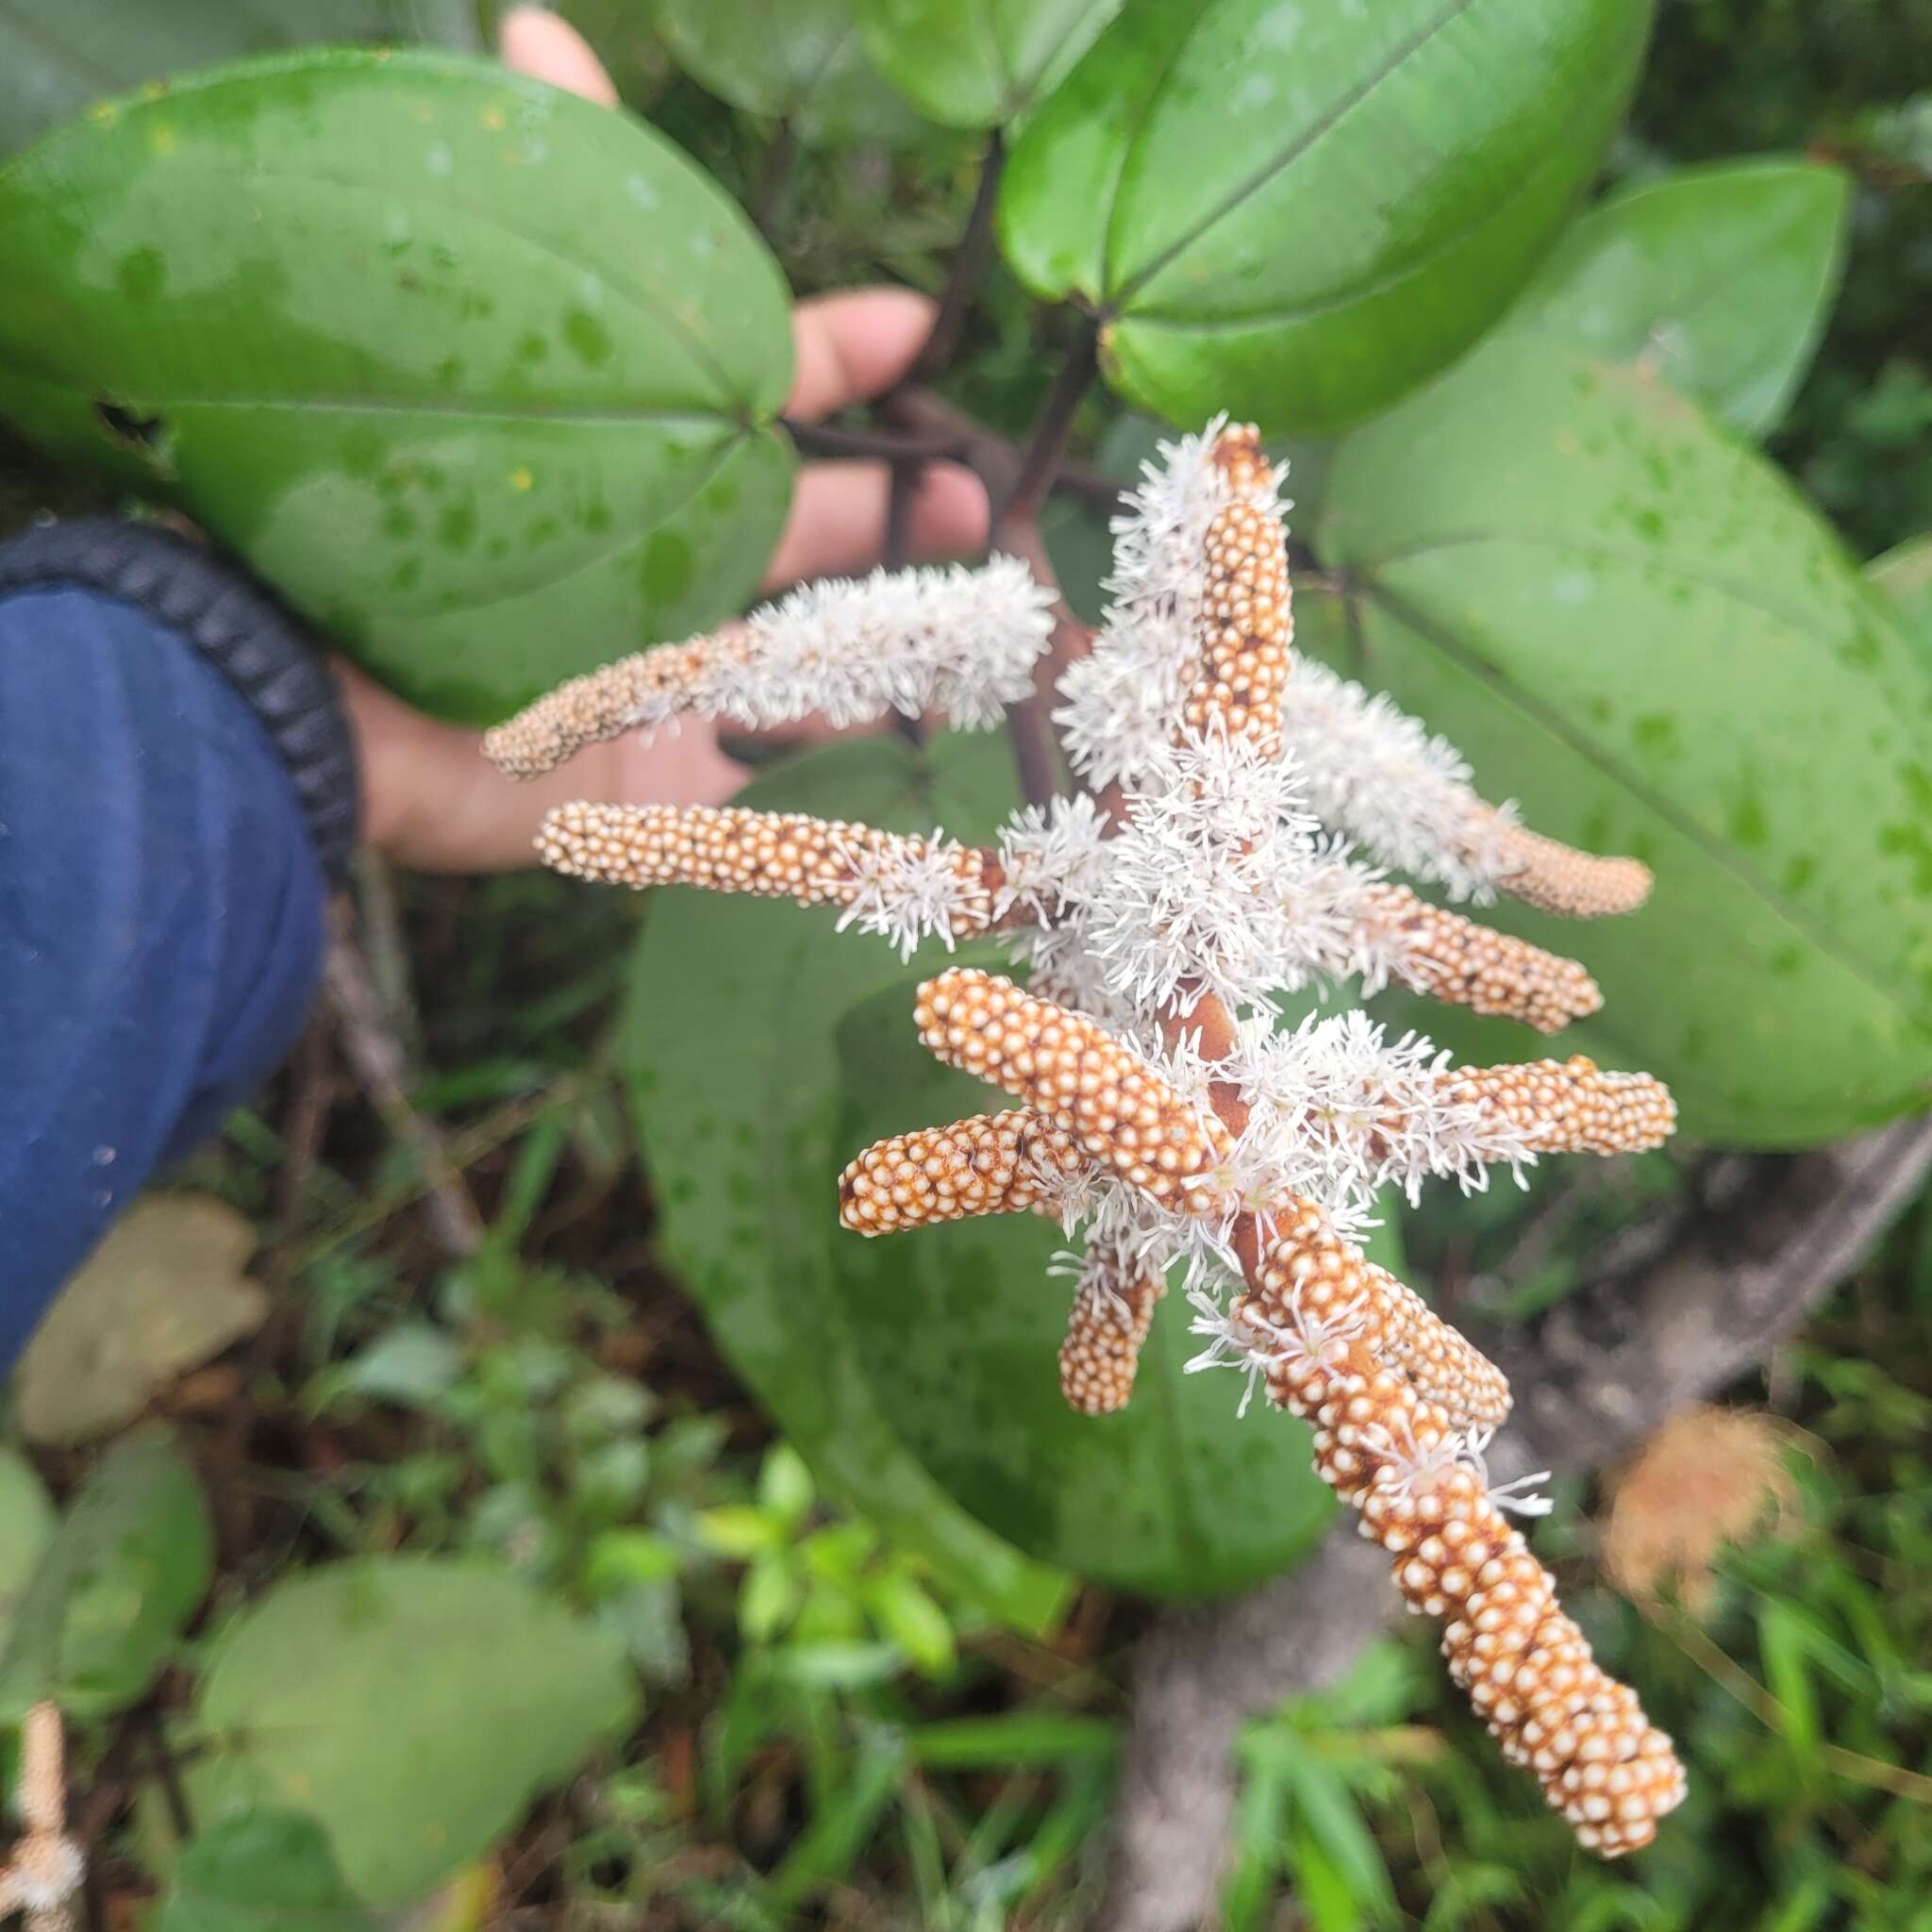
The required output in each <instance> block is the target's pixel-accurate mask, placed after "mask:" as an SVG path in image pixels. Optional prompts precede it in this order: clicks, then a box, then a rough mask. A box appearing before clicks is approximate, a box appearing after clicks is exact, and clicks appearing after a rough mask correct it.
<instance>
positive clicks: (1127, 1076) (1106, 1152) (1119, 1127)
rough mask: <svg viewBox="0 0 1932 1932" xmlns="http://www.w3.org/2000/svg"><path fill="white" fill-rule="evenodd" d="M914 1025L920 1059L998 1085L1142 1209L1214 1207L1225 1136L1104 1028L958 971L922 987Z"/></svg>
mask: <svg viewBox="0 0 1932 1932" xmlns="http://www.w3.org/2000/svg"><path fill="white" fill-rule="evenodd" d="M914 1018H915V1019H916V1020H917V1022H918V1024H919V1039H920V1043H921V1044H922V1045H923V1046H924V1047H925V1049H926V1051H927V1052H928V1053H930V1054H932V1055H933V1056H934V1057H935V1058H938V1059H941V1060H943V1061H945V1063H946V1064H947V1065H948V1066H951V1067H958V1068H959V1069H961V1070H962V1071H963V1072H965V1073H968V1074H977V1075H978V1076H979V1078H980V1079H982V1080H989V1081H991V1083H992V1084H993V1085H994V1086H995V1087H1003V1088H1005V1089H1006V1091H1008V1093H1010V1094H1012V1095H1013V1097H1014V1098H1015V1099H1016V1100H1023V1101H1024V1102H1025V1103H1026V1104H1027V1106H1028V1107H1030V1108H1035V1109H1036V1110H1037V1111H1039V1112H1040V1113H1041V1114H1044V1115H1045V1116H1046V1118H1047V1119H1048V1120H1049V1121H1051V1122H1052V1123H1053V1124H1054V1125H1056V1126H1058V1127H1060V1128H1063V1129H1065V1130H1066V1131H1067V1132H1069V1133H1071V1134H1072V1135H1073V1137H1074V1141H1075V1143H1076V1144H1077V1145H1078V1146H1079V1148H1080V1150H1081V1152H1082V1153H1084V1154H1086V1155H1087V1156H1088V1157H1089V1158H1091V1159H1092V1160H1096V1161H1100V1162H1102V1163H1104V1164H1105V1165H1107V1166H1108V1167H1111V1168H1112V1169H1113V1170H1114V1171H1115V1172H1116V1173H1117V1174H1119V1175H1120V1177H1121V1178H1122V1179H1123V1180H1124V1181H1126V1182H1127V1183H1128V1185H1129V1186H1131V1187H1134V1188H1137V1189H1139V1190H1140V1191H1141V1193H1143V1194H1145V1195H1146V1196H1147V1197H1148V1198H1149V1199H1150V1200H1151V1201H1153V1202H1155V1203H1156V1204H1158V1206H1160V1207H1163V1208H1174V1209H1176V1210H1178V1211H1180V1212H1183V1213H1188V1214H1198V1215H1212V1214H1219V1213H1220V1212H1222V1211H1223V1209H1224V1206H1225V1203H1226V1185H1225V1183H1224V1181H1222V1180H1220V1179H1219V1178H1217V1176H1216V1174H1215V1172H1214V1170H1215V1169H1216V1167H1217V1166H1218V1165H1219V1164H1221V1163H1223V1162H1224V1161H1225V1160H1226V1158H1227V1157H1228V1154H1229V1152H1230V1151H1231V1142H1230V1141H1229V1138H1228V1134H1227V1130H1226V1129H1225V1128H1224V1126H1222V1124H1221V1123H1220V1122H1219V1121H1217V1120H1216V1119H1215V1118H1214V1116H1213V1115H1212V1114H1211V1113H1210V1114H1206V1115H1204V1114H1203V1113H1202V1111H1201V1110H1200V1109H1199V1108H1195V1107H1192V1106H1191V1105H1190V1104H1189V1103H1188V1102H1187V1101H1186V1100H1184V1099H1183V1098H1182V1097H1181V1096H1180V1094H1178V1093H1176V1092H1175V1091H1174V1089H1173V1087H1172V1086H1170V1085H1169V1084H1168V1082H1167V1081H1166V1080H1165V1079H1164V1078H1163V1077H1162V1076H1161V1074H1159V1073H1158V1071H1157V1070H1156V1069H1155V1068H1154V1067H1153V1066H1151V1065H1150V1064H1149V1063H1148V1062H1147V1061H1146V1060H1145V1059H1143V1058H1141V1056H1140V1055H1139V1054H1137V1053H1135V1052H1134V1051H1133V1049H1132V1048H1131V1047H1128V1046H1126V1045H1124V1044H1123V1043H1122V1042H1121V1041H1118V1040H1116V1039H1115V1038H1114V1037H1113V1035H1112V1034H1110V1033H1108V1031H1107V1030H1106V1029H1105V1028H1104V1027H1102V1026H1098V1025H1096V1024H1094V1023H1093V1022H1092V1021H1091V1020H1089V1019H1086V1018H1085V1017H1084V1016H1082V1015H1081V1014H1079V1013H1074V1012H1070V1011H1069V1010H1068V1009H1067V1008H1064V1007H1059V1006H1056V1005H1055V1004H1054V1003H1053V1002H1052V1001H1051V1000H1042V999H1035V998H1034V997H1033V996H1032V994H1030V993H1025V992H1022V991H1020V989H1019V988H1018V987H1017V986H1015V985H1014V984H1013V982H1012V981H1011V980H1010V979H1007V978H1004V977H1002V976H1001V975H1000V974H994V973H982V972H980V971H978V970H977V969H976V968H974V967H968V966H955V967H953V968H951V969H950V970H948V971H947V972H944V973H941V974H940V975H939V976H938V977H937V978H935V979H928V980H927V981H926V982H925V984H924V986H922V987H921V988H920V989H919V1004H918V1006H917V1008H915V1009H914Z"/></svg>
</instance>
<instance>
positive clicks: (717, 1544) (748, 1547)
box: [692, 1503, 785, 1558]
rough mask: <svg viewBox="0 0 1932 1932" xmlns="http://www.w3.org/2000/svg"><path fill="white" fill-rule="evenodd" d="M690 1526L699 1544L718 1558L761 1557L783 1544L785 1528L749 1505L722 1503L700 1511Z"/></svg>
mask: <svg viewBox="0 0 1932 1932" xmlns="http://www.w3.org/2000/svg"><path fill="white" fill-rule="evenodd" d="M692 1527H693V1528H694V1529H696V1531H697V1534H698V1541H700V1542H702V1543H703V1544H704V1546H705V1547H706V1548H707V1549H708V1550H713V1551H715V1552H716V1553H717V1554H718V1555H719V1556H721V1557H739V1558H744V1557H757V1556H762V1555H763V1554H765V1553H766V1552H767V1551H770V1550H774V1549H777V1548H778V1547H779V1546H780V1545H781V1544H782V1543H783V1542H784V1541H785V1529H784V1525H783V1524H781V1523H779V1522H777V1521H776V1520H774V1518H773V1517H772V1516H771V1515H770V1514H769V1513H768V1512H767V1511H765V1510H763V1509H758V1508H754V1507H752V1506H751V1505H750V1504H748V1503H724V1504H720V1505H719V1507H717V1508H715V1509H701V1510H699V1511H698V1513H697V1516H696V1518H695V1519H694V1520H693V1524H692Z"/></svg>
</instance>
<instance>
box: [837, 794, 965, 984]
mask: <svg viewBox="0 0 1932 1932" xmlns="http://www.w3.org/2000/svg"><path fill="white" fill-rule="evenodd" d="M832 849H833V851H834V852H835V853H836V854H837V856H838V858H839V859H840V861H841V864H842V865H843V866H844V867H845V868H846V870H847V871H848V872H849V873H850V874H851V875H852V877H853V879H854V880H855V881H856V885H855V889H854V891H853V896H852V900H851V903H850V904H849V905H848V906H847V907H846V908H845V909H844V911H842V912H841V914H840V915H839V924H838V926H837V928H836V929H837V930H838V931H840V932H843V931H844V930H845V929H846V927H847V926H854V925H856V926H857V927H858V930H859V931H860V932H868V933H874V934H875V935H877V936H878V937H879V938H880V939H883V940H885V941H888V942H889V943H890V944H891V945H892V946H893V947H895V948H896V949H897V951H898V955H899V957H900V958H902V959H909V958H911V957H912V956H913V954H914V953H915V952H917V951H918V950H919V947H920V944H921V942H922V941H925V940H929V939H936V940H938V941H940V942H941V944H942V945H943V946H944V947H945V949H946V951H947V952H949V953H950V952H951V951H952V950H953V947H954V945H955V943H956V942H957V941H958V940H959V939H960V938H961V937H962V936H963V935H964V934H966V933H969V932H980V931H983V930H984V929H985V926H986V915H987V913H988V911H989V910H990V903H989V894H988V892H987V891H986V889H985V888H984V886H982V885H980V884H979V883H978V881H977V879H976V876H975V874H974V872H973V871H972V870H970V869H969V868H968V867H967V866H966V865H965V864H964V863H962V861H964V860H966V859H967V858H970V856H971V855H970V854H969V852H968V850H967V848H966V847H965V846H963V845H961V844H960V843H959V841H958V840H957V839H949V838H947V836H946V835H945V833H944V832H942V831H939V830H935V831H934V833H933V835H932V837H931V838H929V839H922V840H894V841H882V842H880V843H878V844H876V845H868V844H865V843H863V842H860V841H855V840H853V839H850V838H847V837H845V836H843V835H842V834H841V832H840V831H839V829H838V828H837V827H836V826H835V827H834V828H833V834H832Z"/></svg>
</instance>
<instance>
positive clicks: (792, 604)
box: [638, 557, 1053, 729]
mask: <svg viewBox="0 0 1932 1932" xmlns="http://www.w3.org/2000/svg"><path fill="white" fill-rule="evenodd" d="M1052 605H1053V598H1052V593H1051V592H1050V591H1044V590H1042V589H1041V586H1040V585H1039V584H1038V583H1036V582H1035V581H1034V578H1033V575H1032V573H1031V572H1030V571H1029V570H1028V569H1027V567H1026V566H1025V564H1024V563H1023V562H1022V561H1021V560H1020V559H1019V558H1012V557H994V558H991V560H990V561H988V562H987V563H986V564H985V565H984V566H983V567H982V568H980V569H978V570H967V569H965V568H964V567H962V566H960V565H957V564H956V565H953V566H950V567H948V568H945V569H928V570H914V571H891V572H889V571H885V570H878V571H874V573H873V574H872V575H870V576H868V577H865V578H862V579H860V580H858V581H856V582H855V581H853V580H851V579H849V578H842V577H840V578H828V579H825V580H824V581H822V582H819V583H812V584H806V585H803V586H801V587H800V588H799V589H798V590H795V591H791V593H790V595H788V596H786V597H783V598H781V599H780V600H779V601H778V602H777V603H776V604H773V605H768V606H767V607H765V608H763V609H761V610H758V611H755V612H754V613H753V614H752V615H751V616H750V617H749V618H747V619H746V620H745V627H744V633H743V637H742V641H741V648H740V649H738V650H734V651H733V652H731V653H729V654H722V653H721V654H719V656H718V657H717V658H715V659H714V660H713V662H712V663H711V664H710V665H708V668H707V674H706V675H705V676H704V678H703V679H702V681H701V682H700V684H699V685H698V686H697V688H696V689H694V690H693V691H691V692H690V693H689V694H688V695H687V696H686V698H685V700H684V701H683V702H682V703H681V704H680V705H679V707H678V708H683V709H694V710H697V711H699V712H700V713H702V714H703V715H705V716H708V717H723V718H730V719H733V720H735V721H736V722H737V723H739V724H745V725H749V726H752V727H755V728H767V727H770V726H773V725H777V724H792V723H795V722H796V721H797V720H798V719H800V718H803V717H805V716H806V715H807V714H808V712H812V711H820V712H823V713H824V716H825V717H826V718H827V719H828V720H829V721H830V722H831V723H832V724H838V725H847V724H864V723H866V722H868V721H870V720H872V719H874V718H878V717H882V716H883V715H884V714H885V713H886V712H888V711H898V712H900V713H902V714H903V715H905V716H908V717H916V716H918V715H919V714H920V713H921V712H923V711H927V710H936V711H942V712H944V713H945V715H946V716H947V717H948V718H949V719H950V720H951V722H952V723H953V724H956V725H959V726H962V727H964V728H967V729H979V728H986V727H990V726H991V725H993V724H998V723H999V722H1000V719H1001V717H1002V715H1003V714H1004V711H1005V708H1006V707H1007V706H1008V705H1011V704H1016V703H1018V702H1019V700H1020V699H1022V698H1024V696H1025V695H1026V694H1027V692H1028V691H1031V689H1032V685H1033V667H1034V664H1035V663H1036V662H1037V661H1038V659H1039V658H1040V655H1041V652H1042V651H1043V650H1044V649H1045V648H1046V641H1047V637H1048V634H1049V633H1050V632H1051V630H1052V628H1053V618H1052ZM638 722H639V723H648V722H653V721H651V720H647V719H640V720H638Z"/></svg>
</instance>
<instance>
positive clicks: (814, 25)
mask: <svg viewBox="0 0 1932 1932" xmlns="http://www.w3.org/2000/svg"><path fill="white" fill-rule="evenodd" d="M658 20H659V22H660V23H661V24H662V26H663V30H664V37H665V39H666V40H667V41H669V42H670V43H671V50H672V52H673V53H674V54H675V56H676V57H677V63H678V65H679V66H680V67H682V68H684V70H685V71H686V72H687V73H688V74H691V75H693V76H694V77H695V78H696V79H697V80H699V81H700V82H702V83H703V84H704V86H706V87H708V89H709V90H710V91H711V92H713V93H714V94H716V95H717V96H718V97H719V98H720V99H721V100H725V101H729V102H730V103H731V105H732V106H733V107H735V108H746V109H747V110H749V111H750V112H751V113H754V114H763V115H766V116H767V117H769V118H770V119H772V120H774V121H785V122H788V123H789V124H790V125H791V129H792V131H793V133H794V134H796V135H797V136H798V138H799V139H800V140H801V141H804V142H807V143H808V144H813V145H817V144H821V143H836V142H853V141H865V140H872V141H879V142H886V143H887V144H889V145H898V144H901V143H903V142H909V141H917V140H919V139H921V138H922V137H923V135H924V132H925V130H924V127H923V125H922V124H921V123H920V121H919V120H918V118H917V117H916V116H915V115H913V114H912V113H910V112H909V111H908V108H907V106H906V103H905V102H904V101H903V100H902V99H901V98H900V97H899V96H898V95H897V94H896V93H894V92H893V91H892V90H891V88H890V87H888V86H887V85H886V83H885V82H884V80H882V79H881V78H880V76H879V75H878V73H877V71H876V70H875V69H874V67H873V65H872V63H871V62H870V61H869V60H868V59H867V58H866V57H865V48H864V46H863V44H862V43H861V42H860V40H859V35H858V26H857V25H856V24H855V22H854V19H853V9H852V8H851V7H850V6H849V5H848V4H847V0H788V4H787V5H785V6H784V7H782V8H774V7H772V6H771V5H770V4H769V0H660V5H659V8H658Z"/></svg>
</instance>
